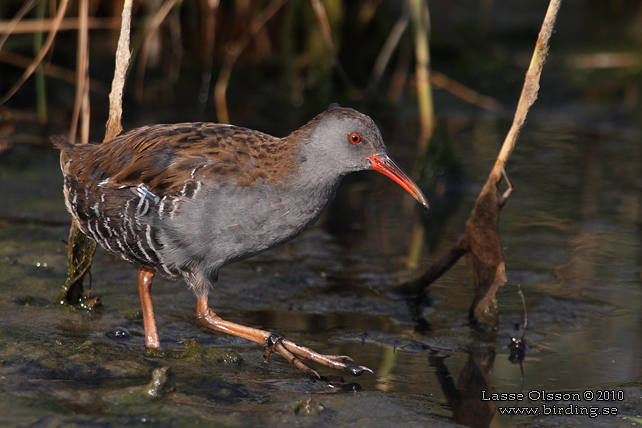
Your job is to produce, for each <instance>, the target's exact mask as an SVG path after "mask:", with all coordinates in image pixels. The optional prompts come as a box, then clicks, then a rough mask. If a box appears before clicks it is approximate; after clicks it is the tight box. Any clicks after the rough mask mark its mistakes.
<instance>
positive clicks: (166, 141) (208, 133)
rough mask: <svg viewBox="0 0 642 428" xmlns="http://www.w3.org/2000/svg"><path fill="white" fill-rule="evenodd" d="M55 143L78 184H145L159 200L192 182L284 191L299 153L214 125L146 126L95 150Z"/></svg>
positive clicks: (291, 145)
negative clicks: (261, 184)
mask: <svg viewBox="0 0 642 428" xmlns="http://www.w3.org/2000/svg"><path fill="white" fill-rule="evenodd" d="M54 143H55V144H56V145H57V146H58V147H59V148H60V149H61V150H63V151H64V152H68V155H69V157H70V158H71V159H72V160H75V161H73V162H70V163H68V164H67V166H66V167H67V168H68V174H71V175H73V176H76V177H77V178H78V179H79V180H80V181H81V182H86V183H87V184H88V185H90V186H91V183H93V184H94V185H98V184H100V186H102V187H109V188H120V187H126V186H137V185H139V184H145V185H146V186H147V187H148V188H149V190H151V191H152V192H153V193H154V194H156V195H158V196H161V197H162V196H164V195H168V194H172V193H176V192H179V191H180V190H181V189H182V188H183V186H184V185H185V183H187V182H189V181H191V180H194V179H199V180H214V181H217V180H218V181H229V182H230V183H233V184H235V185H237V186H242V187H243V186H252V185H254V184H256V183H257V182H260V181H266V182H268V183H270V184H272V185H275V186H287V184H286V182H287V177H288V176H290V175H291V174H294V173H295V172H296V165H297V162H296V159H297V156H298V151H299V150H298V147H297V145H296V144H295V142H294V140H291V139H288V138H276V137H272V136H270V135H267V134H264V133H261V132H258V131H253V130H250V129H245V128H240V127H237V126H231V125H220V124H214V123H180V124H173V125H151V126H144V127H141V128H137V129H135V130H133V131H130V132H127V133H126V134H123V135H121V136H119V137H117V138H115V139H114V140H111V141H107V142H105V143H102V144H98V145H93V144H92V145H88V146H84V145H72V144H70V143H67V142H66V141H64V139H62V138H60V137H56V138H54Z"/></svg>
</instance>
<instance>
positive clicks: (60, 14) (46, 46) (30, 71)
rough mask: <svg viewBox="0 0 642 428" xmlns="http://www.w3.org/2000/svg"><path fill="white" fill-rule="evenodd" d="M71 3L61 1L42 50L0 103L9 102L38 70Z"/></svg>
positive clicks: (67, 0) (66, 0)
mask: <svg viewBox="0 0 642 428" xmlns="http://www.w3.org/2000/svg"><path fill="white" fill-rule="evenodd" d="M68 4H69V0H62V1H61V2H60V7H59V8H58V14H57V15H56V17H55V18H54V21H53V22H54V23H53V28H52V29H51V32H49V36H47V40H45V43H44V44H43V45H42V48H41V49H40V52H38V55H36V57H35V58H34V60H33V61H32V62H31V64H30V65H29V67H27V69H26V70H25V72H24V73H23V74H22V76H21V77H20V79H18V81H17V82H16V83H15V84H14V85H13V86H12V87H11V89H9V91H8V92H7V93H6V94H5V95H4V96H3V97H2V98H0V104H4V103H5V102H7V100H8V99H9V98H11V97H12V96H13V94H15V93H16V92H17V91H18V89H20V87H21V86H22V84H23V83H24V82H25V81H26V80H27V79H28V78H29V76H31V75H32V74H33V72H34V71H35V70H36V67H38V64H40V62H41V61H42V59H43V58H44V57H45V55H46V54H47V52H48V51H49V48H50V47H51V44H52V43H53V41H54V38H55V37H56V34H57V33H58V28H59V27H60V23H61V22H62V18H63V17H64V16H65V12H66V10H67V5H68Z"/></svg>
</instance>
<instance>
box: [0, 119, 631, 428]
mask: <svg viewBox="0 0 642 428" xmlns="http://www.w3.org/2000/svg"><path fill="white" fill-rule="evenodd" d="M538 114H539V116H538ZM551 116H555V112H546V111H544V110H541V111H540V112H539V113H537V111H536V112H535V116H534V119H533V120H532V122H531V123H529V125H528V126H527V128H526V129H525V130H524V133H523V135H522V136H521V137H520V140H519V142H518V145H517V148H516V150H515V152H514V154H513V156H512V157H511V160H510V164H509V167H508V174H509V175H510V177H511V179H512V180H513V182H514V184H515V191H514V192H513V195H512V196H511V198H510V200H509V202H508V204H507V205H506V207H505V208H504V210H503V211H502V215H501V221H500V236H501V239H502V244H503V246H504V254H505V257H506V265H507V275H508V278H509V281H508V283H507V284H506V285H505V286H504V287H503V288H502V289H501V290H500V292H499V294H498V300H499V305H500V325H499V328H498V329H497V330H492V329H488V328H483V327H471V326H470V325H469V324H468V321H467V316H468V308H469V306H470V303H471V301H472V290H471V286H470V281H469V279H468V276H467V272H466V267H465V263H464V262H463V261H461V262H460V263H459V264H458V265H456V266H455V267H454V268H453V269H452V270H451V271H450V272H449V273H447V274H446V275H445V276H444V277H443V278H441V279H440V280H439V281H438V282H437V283H436V284H435V285H434V286H433V287H432V288H431V289H430V293H429V299H428V300H429V302H428V301H424V302H423V303H424V304H423V305H419V306H417V304H415V303H412V302H408V301H404V300H399V299H396V298H395V295H394V294H393V293H392V291H393V289H394V288H395V287H396V286H397V285H399V284H401V283H403V282H405V281H407V280H409V279H412V278H415V277H417V276H418V275H420V274H421V273H422V270H423V269H426V268H427V267H428V266H429V265H430V263H431V262H432V261H434V260H436V259H437V258H438V257H440V256H441V255H442V254H443V253H444V252H445V251H446V250H447V249H448V248H449V246H451V245H453V244H454V242H456V240H457V238H458V237H459V235H460V234H461V233H462V232H463V224H464V222H465V220H466V219H467V217H468V215H469V213H470V209H471V207H472V203H473V201H474V198H475V197H476V194H477V192H478V190H479V189H480V185H479V183H481V182H483V180H484V179H485V175H486V174H487V171H488V170H489V168H490V166H491V165H492V163H493V160H494V156H495V155H496V153H497V150H498V147H499V144H500V143H499V142H500V141H501V140H502V138H503V135H504V134H505V132H506V130H507V127H508V123H506V122H504V121H498V120H495V119H477V120H471V121H468V122H465V123H464V124H463V125H462V124H461V123H460V125H459V130H457V131H456V132H454V133H452V134H451V136H452V138H453V141H455V145H456V147H457V149H458V151H459V153H460V156H461V159H462V160H463V170H464V171H465V174H466V176H467V179H466V180H464V184H463V185H462V186H460V191H461V198H460V201H459V203H458V204H454V203H453V204H452V205H453V206H455V209H454V210H453V211H452V212H450V213H449V214H448V216H447V217H446V219H445V221H442V222H441V223H440V226H431V227H433V228H434V230H435V231H436V232H437V233H436V235H438V236H437V237H435V236H432V237H431V238H430V239H431V245H432V247H431V248H432V251H428V250H426V251H424V255H423V257H422V259H421V261H420V263H419V265H420V266H419V268H418V269H415V270H413V269H408V268H407V267H406V263H405V261H406V257H407V253H408V247H409V244H410V241H411V239H412V236H411V234H412V230H413V227H414V225H415V224H416V223H417V222H419V220H420V218H421V217H420V212H419V210H418V207H416V206H415V205H416V204H415V202H414V200H413V199H412V198H411V197H410V196H408V195H407V194H406V193H405V192H403V190H402V189H400V188H398V186H396V185H395V184H394V183H392V182H390V181H389V180H387V179H386V178H385V177H383V176H379V175H377V174H376V173H374V172H370V173H363V174H359V175H357V176H356V178H350V179H348V180H346V181H345V182H344V183H343V184H342V186H343V187H342V190H341V192H340V195H341V196H340V197H339V198H338V200H337V202H336V203H335V204H334V205H333V206H332V207H331V212H330V213H329V214H328V215H327V216H326V218H325V219H322V221H321V224H320V225H318V226H316V227H314V228H312V229H310V230H309V231H307V232H305V233H304V234H303V235H301V236H300V237H298V238H297V239H295V240H294V241H292V242H291V243H289V244H287V245H284V246H282V247H280V248H277V249H274V250H272V251H270V252H267V253H265V254H262V255H260V256H258V257H255V258H253V259H250V260H248V261H245V262H241V263H237V264H234V265H231V266H228V267H226V268H224V269H223V270H222V271H221V278H220V280H219V283H218V285H217V287H216V289H215V290H214V291H213V292H212V293H211V297H210V304H211V305H212V307H213V309H214V310H215V311H216V312H217V313H218V314H219V315H221V316H222V317H223V318H224V319H228V320H231V321H236V322H241V323H244V324H247V325H251V326H255V327H260V328H264V329H269V330H273V331H276V332H279V333H281V334H283V335H284V336H285V337H287V338H289V339H291V340H294V341H296V342H297V343H300V344H303V345H306V346H309V347H311V348H313V349H315V350H317V351H320V352H324V353H332V354H346V355H350V356H351V357H353V358H354V359H355V361H356V362H357V363H359V364H363V365H366V366H368V367H370V368H372V369H373V370H374V372H375V374H374V375H369V374H365V375H363V376H361V377H359V378H354V379H352V378H348V377H347V376H343V378H341V376H340V375H341V374H340V373H337V372H333V371H332V370H329V369H326V368H319V371H320V372H321V374H322V375H324V376H328V377H327V378H324V379H323V380H321V381H314V380H312V379H309V378H307V377H306V376H305V375H303V374H302V373H301V372H299V371H298V370H297V369H295V368H294V367H292V366H290V365H288V364H286V363H285V362H284V360H283V359H281V358H280V357H278V356H277V357H273V358H272V361H271V362H270V364H264V363H263V362H262V358H261V357H262V353H263V351H262V349H261V348H260V347H258V346H256V345H254V344H252V343H249V342H246V341H244V340H241V339H237V338H233V337H227V336H223V335H219V334H210V333H209V332H207V331H204V329H203V328H201V327H200V326H198V324H197V322H196V320H195V317H194V313H195V298H194V297H193V295H192V294H191V293H190V292H189V291H188V290H187V289H186V287H185V285H184V284H183V283H180V282H179V283H174V282H170V281H167V280H164V279H162V278H158V279H156V280H155V284H154V289H153V296H154V299H155V302H154V303H155V306H156V313H157V320H158V326H159V330H160V335H161V340H162V342H163V345H164V346H165V347H166V348H169V349H175V350H176V351H175V352H173V353H171V354H170V355H152V354H148V353H147V354H146V353H145V352H144V338H143V326H142V322H141V321H140V319H139V313H138V312H137V311H138V310H139V302H138V293H137V289H136V286H135V273H136V268H135V267H134V266H131V265H128V264H127V263H125V262H123V261H121V260H118V259H116V258H114V257H112V256H110V255H108V254H107V253H105V252H104V251H102V250H99V251H98V253H97V256H96V260H95V264H94V267H93V269H92V279H93V281H92V289H91V294H92V296H98V297H100V300H101V302H102V306H100V307H99V308H97V309H96V310H94V311H92V312H86V311H83V310H79V309H74V308H67V307H60V306H57V305H54V304H53V303H52V302H53V301H54V300H55V299H56V297H57V295H58V293H59V291H60V286H61V284H62V283H63V282H64V279H65V275H66V246H65V244H64V243H62V242H60V241H61V240H65V239H66V238H67V233H68V222H69V215H68V214H67V213H66V211H65V208H64V205H63V198H62V192H61V187H62V178H61V175H60V171H59V166H58V159H57V153H56V152H55V151H54V150H53V149H49V148H42V147H38V146H26V145H15V146H14V147H13V148H11V149H9V150H7V151H5V152H3V153H1V154H0V201H2V203H1V204H0V379H1V382H0V425H2V426H62V425H64V426H86V425H91V426H94V425H100V426H124V425H126V426H139V425H140V426H143V425H145V426H148V425H150V424H151V425H152V426H172V425H177V426H191V425H198V424H208V426H209V425H210V424H211V425H213V426H217V424H220V425H221V426H229V425H235V426H259V425H261V426H276V425H282V424H286V425H289V424H292V425H297V426H354V425H360V426H408V427H412V426H426V425H427V424H433V425H443V426H451V425H454V424H456V423H463V424H466V425H469V426H489V425H490V424H492V425H493V426H498V425H526V424H533V423H536V424H545V425H547V426H575V425H577V426H611V425H613V424H614V423H616V424H624V423H627V424H630V423H631V421H628V422H627V421H625V420H623V419H622V418H621V415H624V414H626V415H631V416H635V415H639V413H640V409H642V405H641V403H642V388H640V381H642V352H641V351H642V349H641V347H642V345H641V344H640V342H641V341H640V337H642V322H641V321H642V319H641V316H640V314H641V313H642V310H641V309H642V308H641V306H642V287H641V283H640V261H641V260H642V256H641V254H642V251H641V245H640V228H639V220H640V218H639V216H640V201H641V200H642V199H640V184H641V180H640V173H639V172H638V171H639V165H640V164H641V162H640V160H641V159H640V157H641V156H642V151H641V144H640V139H639V134H638V133H637V132H636V131H635V130H631V129H628V128H627V129H625V130H624V132H619V133H615V132H610V131H604V130H601V129H596V127H590V126H584V127H582V126H579V125H577V124H571V123H567V122H563V121H561V120H556V121H552V120H550V118H551ZM541 123H548V125H546V126H543V125H540V124H541ZM390 149H391V152H392V154H393V156H395V157H396V158H397V159H398V160H399V161H400V163H402V164H404V165H408V162H407V160H408V159H407V158H408V154H407V153H404V152H403V151H401V150H398V149H396V148H395V147H394V145H391V147H390ZM430 202H431V204H432V205H433V207H437V206H438V205H439V202H440V201H438V200H431V201H430ZM447 203H448V202H447ZM336 213H341V215H340V216H335V215H334V214H336ZM336 218H340V219H341V220H340V221H339V222H338V223H336V222H334V223H333V222H332V221H331V220H332V219H335V220H336ZM323 224H325V225H326V227H323ZM330 224H332V226H331V227H330V226H329V225H330ZM328 230H332V231H335V232H336V231H341V233H340V234H331V233H329V232H328ZM518 285H520V286H521V287H522V290H523V293H524V295H525V300H526V305H527V310H528V327H527V332H526V336H525V340H526V344H527V350H526V354H525V359H524V360H523V362H522V363H521V364H519V363H512V362H511V361H509V356H510V352H509V349H508V345H509V343H510V339H511V337H517V336H519V335H520V334H521V331H522V329H523V321H524V315H523V307H522V303H521V300H520V297H519V295H518V293H517V287H518ZM123 329H124V330H123ZM182 339H195V340H196V343H197V344H198V345H194V346H192V347H191V348H190V351H187V352H182V351H183V349H184V348H185V345H184V344H182V343H179V341H181V340H182ZM199 345H200V346H201V347H203V348H199V347H198V346H199ZM239 356H240V357H241V358H238V357H239ZM160 367H170V368H171V372H172V373H173V375H172V378H173V385H175V387H174V389H172V388H169V387H168V388H169V389H168V391H169V392H167V393H166V394H165V395H163V394H161V395H163V396H162V397H160V398H156V397H153V396H151V395H150V393H149V387H147V385H148V384H149V383H150V381H151V378H152V371H153V370H154V369H157V368H160ZM316 368H318V367H316ZM169 385H170V386H171V385H172V381H170V382H169ZM482 390H483V391H486V393H485V394H490V393H491V392H515V393H518V392H520V391H521V392H523V393H524V394H526V395H527V394H528V393H529V392H531V391H535V392H534V393H533V394H535V395H533V396H532V398H535V400H534V401H529V400H527V399H524V400H523V401H518V402H507V401H500V402H496V403H492V402H489V401H482V400H481V399H480V394H481V391H482ZM587 390H588V391H593V395H594V396H593V398H594V399H593V401H591V402H586V401H582V402H575V401H570V402H569V401H554V400H553V401H545V402H543V403H542V401H541V400H539V399H537V398H539V397H538V395H537V394H540V393H541V391H546V392H560V391H578V392H580V393H582V394H583V393H584V391H587ZM602 390H609V391H612V390H615V391H622V393H621V394H622V395H621V397H622V398H623V400H619V398H620V396H617V394H616V397H615V398H616V400H615V401H609V402H604V401H597V400H596V398H598V397H597V394H598V392H597V391H602ZM538 391H540V392H538ZM589 398H590V397H589ZM511 404H512V405H517V406H521V407H524V406H536V407H537V408H538V409H540V410H539V411H540V415H538V416H503V415H501V414H499V411H497V410H496V407H498V406H499V407H501V406H510V405H511ZM545 405H546V406H548V407H547V408H548V409H549V411H550V409H551V408H553V406H557V408H558V409H559V408H561V409H562V410H563V409H565V408H566V407H568V405H576V406H584V407H587V408H588V407H591V406H593V407H596V408H602V407H604V406H605V405H606V406H607V407H616V408H617V410H618V415H619V416H617V417H613V416H605V415H602V416H599V417H595V418H591V417H589V416H586V415H574V416H566V415H556V416H553V415H548V416H543V415H542V414H541V412H543V411H544V410H543V409H544V406H545Z"/></svg>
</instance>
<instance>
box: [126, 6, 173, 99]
mask: <svg viewBox="0 0 642 428" xmlns="http://www.w3.org/2000/svg"><path fill="white" fill-rule="evenodd" d="M176 2H177V0H166V1H165V3H163V5H162V6H161V7H160V8H159V9H158V11H157V12H156V14H155V15H154V16H153V18H152V19H151V20H150V21H149V24H148V25H147V29H145V35H144V36H143V44H142V48H141V50H140V55H139V57H138V71H137V75H136V90H135V91H134V92H135V95H134V97H135V98H136V102H138V103H142V102H143V83H144V78H145V68H147V58H148V57H149V49H150V48H151V42H152V38H153V37H154V35H155V34H156V31H158V28H159V27H160V26H161V24H162V23H163V21H164V20H165V18H167V15H168V14H169V12H170V11H171V10H172V8H173V7H174V6H175V5H176Z"/></svg>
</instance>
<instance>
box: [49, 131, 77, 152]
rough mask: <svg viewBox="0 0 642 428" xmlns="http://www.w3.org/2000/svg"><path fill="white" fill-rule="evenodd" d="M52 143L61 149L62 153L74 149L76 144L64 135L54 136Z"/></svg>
mask: <svg viewBox="0 0 642 428" xmlns="http://www.w3.org/2000/svg"><path fill="white" fill-rule="evenodd" d="M51 142H52V143H53V145H54V146H56V147H57V148H58V149H60V151H61V152H68V151H69V150H71V149H73V148H74V146H75V144H74V143H72V142H71V141H69V140H68V139H67V138H66V137H64V136H62V135H54V136H52V137H51Z"/></svg>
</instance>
